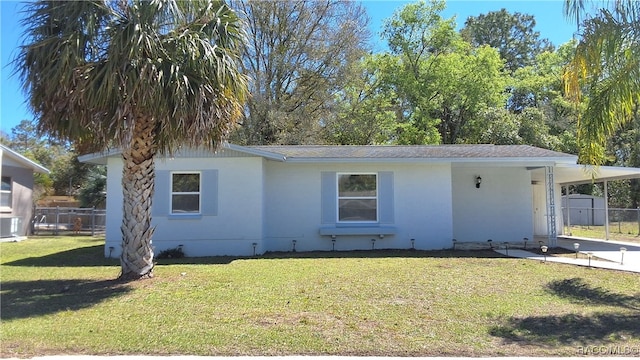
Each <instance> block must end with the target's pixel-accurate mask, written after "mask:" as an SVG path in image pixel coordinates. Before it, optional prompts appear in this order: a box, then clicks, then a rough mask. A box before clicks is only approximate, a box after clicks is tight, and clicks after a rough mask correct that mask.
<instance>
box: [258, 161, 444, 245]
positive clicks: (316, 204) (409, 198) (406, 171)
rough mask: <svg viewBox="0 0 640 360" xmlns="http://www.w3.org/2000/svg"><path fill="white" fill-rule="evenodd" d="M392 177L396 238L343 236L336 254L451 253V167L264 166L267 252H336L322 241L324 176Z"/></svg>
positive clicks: (328, 240) (324, 238) (390, 236)
mask: <svg viewBox="0 0 640 360" xmlns="http://www.w3.org/2000/svg"><path fill="white" fill-rule="evenodd" d="M381 171H383V172H392V173H393V191H394V194H393V202H394V209H393V210H394V216H393V217H394V222H393V223H392V224H388V225H389V226H392V227H395V228H396V231H397V233H396V234H395V235H387V236H385V238H384V239H380V238H379V237H377V236H375V235H373V234H372V235H341V236H338V237H337V239H336V244H335V248H336V250H352V249H371V248H372V243H371V239H372V238H376V244H375V247H376V248H397V249H407V248H410V247H411V239H412V238H413V239H415V247H416V248H418V249H442V248H446V247H450V244H451V237H452V220H451V211H452V208H451V196H450V194H451V177H450V166H449V164H438V165H425V164H419V163H413V164H403V165H397V164H388V163H387V164H376V163H370V164H295V163H279V162H273V161H267V162H266V164H265V249H269V250H271V251H290V250H291V249H292V246H293V245H292V240H294V239H295V240H296V241H297V242H296V250H300V251H310V250H331V249H332V243H331V238H330V237H329V236H321V235H320V233H319V228H320V227H321V226H322V224H321V194H320V192H321V191H320V189H321V174H322V172H337V173H340V172H347V173H348V172H354V173H357V172H381Z"/></svg>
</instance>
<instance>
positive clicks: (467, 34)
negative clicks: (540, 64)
mask: <svg viewBox="0 0 640 360" xmlns="http://www.w3.org/2000/svg"><path fill="white" fill-rule="evenodd" d="M464 25H465V26H464V28H462V30H460V33H461V34H462V37H463V38H464V39H465V40H466V41H468V42H469V43H470V44H471V45H472V46H474V47H479V46H482V45H488V46H491V47H493V48H494V49H497V50H498V52H499V53H500V57H501V58H502V59H503V60H504V61H505V69H506V70H507V71H509V72H510V73H514V72H515V71H516V70H518V69H520V68H523V67H525V66H531V65H533V64H534V63H535V62H536V57H537V56H538V55H539V54H541V53H543V52H547V51H548V52H552V51H553V45H552V44H551V42H550V41H549V40H548V39H540V32H538V31H536V30H535V25H536V21H535V19H534V17H533V16H532V15H528V14H521V13H519V12H516V13H513V14H511V13H509V12H508V11H507V10H505V9H501V10H500V11H491V12H488V13H487V14H480V15H478V16H470V17H469V18H467V20H466V21H465V24H464Z"/></svg>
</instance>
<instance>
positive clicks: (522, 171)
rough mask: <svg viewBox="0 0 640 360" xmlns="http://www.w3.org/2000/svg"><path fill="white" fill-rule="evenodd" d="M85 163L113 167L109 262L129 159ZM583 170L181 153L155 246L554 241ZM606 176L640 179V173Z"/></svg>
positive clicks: (458, 161)
mask: <svg viewBox="0 0 640 360" xmlns="http://www.w3.org/2000/svg"><path fill="white" fill-rule="evenodd" d="M80 160H81V161H84V162H88V163H94V164H106V165H107V220H106V222H107V224H106V226H107V229H106V231H107V234H106V246H105V255H107V256H108V255H111V256H114V257H115V256H119V255H120V252H121V235H120V234H121V233H120V225H121V221H122V186H121V177H122V159H121V153H120V152H119V151H112V152H109V153H105V154H89V155H85V156H82V157H80ZM576 161H577V157H576V156H574V155H568V154H564V153H559V152H554V151H549V150H544V149H540V148H535V147H531V146H519V145H518V146H515V145H514V146H511V145H506V146H498V145H441V146H237V145H232V144H226V145H225V146H223V147H222V148H221V149H220V150H219V151H218V152H217V153H211V152H207V151H203V150H183V151H180V152H178V153H176V154H173V156H171V157H158V158H157V160H156V177H155V194H154V198H153V208H152V215H153V224H154V225H155V227H156V228H155V232H154V235H153V245H154V247H155V249H156V253H158V252H159V251H162V250H165V249H171V248H176V247H178V246H182V249H183V251H184V252H185V254H186V255H187V256H210V255H253V254H254V253H255V254H261V253H264V252H269V251H292V250H293V249H294V247H295V250H297V251H311V250H332V249H334V248H335V249H336V250H353V249H371V248H376V249H381V248H389V249H407V248H411V247H415V248H416V249H443V248H450V247H451V246H452V239H454V238H455V239H456V240H457V241H459V242H486V241H487V240H488V239H492V240H493V242H494V243H496V244H497V243H500V242H505V241H511V242H512V241H522V239H523V238H525V237H526V238H529V239H532V238H533V237H534V236H547V237H549V239H550V240H553V239H555V236H556V235H557V234H558V229H562V216H561V209H560V204H561V192H560V186H561V184H568V183H578V182H585V181H591V177H590V175H589V174H587V173H585V172H584V169H583V167H582V166H580V165H576ZM599 174H600V175H601V176H602V177H603V178H604V177H606V176H616V177H619V176H632V177H640V169H629V168H605V167H601V168H599ZM556 204H558V205H557V206H556ZM556 214H557V215H556ZM333 240H335V242H334V241H333Z"/></svg>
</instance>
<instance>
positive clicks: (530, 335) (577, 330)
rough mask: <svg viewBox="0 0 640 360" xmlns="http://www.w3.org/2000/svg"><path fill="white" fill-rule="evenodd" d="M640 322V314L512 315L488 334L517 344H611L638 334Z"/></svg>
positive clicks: (639, 334)
mask: <svg viewBox="0 0 640 360" xmlns="http://www.w3.org/2000/svg"><path fill="white" fill-rule="evenodd" d="M638 324H640V315H638V314H635V315H630V314H623V313H607V314H595V315H592V316H583V315H576V314H567V315H561V316H532V317H527V318H511V319H510V320H508V321H507V323H506V324H504V325H502V326H496V327H494V328H492V329H491V330H490V331H489V334H491V335H492V336H497V337H501V338H504V339H505V340H507V341H511V342H514V343H520V344H535V345H541V346H544V345H549V346H553V345H571V344H577V343H582V344H585V343H586V344H589V343H596V342H598V343H608V342H613V341H616V340H619V339H621V338H624V337H629V336H632V337H636V338H637V337H639V336H640V327H639V326H638Z"/></svg>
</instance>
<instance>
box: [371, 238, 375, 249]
mask: <svg viewBox="0 0 640 360" xmlns="http://www.w3.org/2000/svg"><path fill="white" fill-rule="evenodd" d="M375 248H376V239H371V250H374V249H375Z"/></svg>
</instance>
